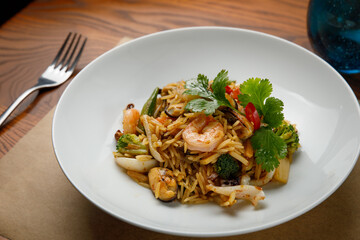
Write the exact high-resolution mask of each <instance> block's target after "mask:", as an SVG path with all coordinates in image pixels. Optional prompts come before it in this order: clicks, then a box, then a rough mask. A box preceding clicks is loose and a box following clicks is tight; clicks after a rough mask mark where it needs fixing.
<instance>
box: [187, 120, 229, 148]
mask: <svg viewBox="0 0 360 240" xmlns="http://www.w3.org/2000/svg"><path fill="white" fill-rule="evenodd" d="M224 135H225V133H224V127H223V125H221V123H219V122H218V121H216V120H215V119H214V118H213V117H212V116H205V115H204V114H203V115H200V116H198V117H197V118H195V119H194V120H193V121H192V122H190V124H189V125H188V126H187V127H186V128H185V129H184V131H183V133H182V137H183V139H184V141H185V142H186V143H187V148H188V149H190V150H196V151H201V152H210V151H212V150H214V149H215V148H216V147H217V146H218V145H219V143H220V142H221V141H222V140H223V138H224Z"/></svg>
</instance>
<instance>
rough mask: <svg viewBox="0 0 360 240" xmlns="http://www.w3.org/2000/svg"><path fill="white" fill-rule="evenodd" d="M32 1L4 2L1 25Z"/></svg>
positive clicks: (0, 19) (0, 18) (13, 0)
mask: <svg viewBox="0 0 360 240" xmlns="http://www.w3.org/2000/svg"><path fill="white" fill-rule="evenodd" d="M30 2H32V0H12V1H6V4H3V7H1V8H0V25H2V24H4V23H5V22H6V21H7V20H8V19H9V18H11V17H12V16H14V15H15V14H16V13H17V12H19V11H20V10H21V9H23V8H24V7H26V5H28V4H29V3H30Z"/></svg>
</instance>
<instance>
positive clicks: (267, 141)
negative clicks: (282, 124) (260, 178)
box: [250, 127, 287, 172]
mask: <svg viewBox="0 0 360 240" xmlns="http://www.w3.org/2000/svg"><path fill="white" fill-rule="evenodd" d="M250 141H251V144H252V146H253V148H254V150H255V159H256V162H257V164H261V167H262V168H263V169H264V170H266V171H267V172H270V171H272V170H273V169H274V168H277V167H278V166H279V160H278V159H282V158H285V157H286V154H287V145H286V143H285V141H284V140H283V139H282V138H280V137H279V136H277V135H276V134H275V133H274V132H273V131H272V130H271V128H265V127H261V128H260V129H259V130H257V131H256V132H255V133H254V135H253V136H252V137H251V139H250Z"/></svg>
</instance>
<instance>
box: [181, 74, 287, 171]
mask: <svg viewBox="0 0 360 240" xmlns="http://www.w3.org/2000/svg"><path fill="white" fill-rule="evenodd" d="M229 84H230V81H229V77H228V72H227V71H225V70H222V71H221V72H220V73H219V74H218V75H217V76H216V78H215V79H214V81H213V83H212V85H211V89H210V87H209V79H208V78H207V77H206V76H205V75H202V74H199V75H198V77H197V78H196V79H191V80H189V81H187V82H186V85H185V88H186V89H187V90H186V91H185V93H186V94H190V95H196V96H200V97H201V98H197V99H193V100H191V101H190V102H189V103H188V104H187V105H186V107H185V109H187V110H191V111H193V112H204V113H205V114H206V115H209V114H213V113H214V112H215V110H216V109H217V108H218V107H220V106H227V107H230V108H231V109H233V110H235V111H238V110H237V109H234V108H233V107H232V106H231V104H230V102H229V101H228V100H227V99H226V97H225V87H226V86H228V85H229ZM272 90H273V88H272V84H271V83H270V81H269V80H268V79H260V78H250V79H248V80H247V81H245V82H243V83H242V84H240V92H241V94H239V95H238V100H239V102H240V104H241V105H242V106H243V107H246V106H247V105H248V103H249V102H251V103H252V104H254V106H255V108H256V110H257V112H258V113H259V115H260V117H261V121H262V123H263V126H262V127H260V128H259V129H258V130H256V131H255V132H254V135H253V136H252V137H251V139H250V140H251V143H252V146H253V148H254V150H255V159H256V162H257V163H258V164H261V167H262V168H263V169H264V170H266V171H267V172H269V171H271V170H273V169H274V168H276V167H278V165H279V160H278V159H282V158H284V157H286V155H287V145H286V143H285V141H284V140H283V139H282V138H280V137H279V136H277V135H276V134H275V133H274V132H273V130H272V129H273V128H276V127H278V126H279V125H280V124H281V123H282V122H283V120H284V114H283V113H282V111H283V108H284V103H283V102H282V101H281V100H280V99H278V98H275V97H270V95H271V93H272Z"/></svg>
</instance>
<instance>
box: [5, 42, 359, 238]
mask: <svg viewBox="0 0 360 240" xmlns="http://www.w3.org/2000/svg"><path fill="white" fill-rule="evenodd" d="M128 39H129V38H126V39H122V40H121V41H120V42H119V43H123V42H125V41H126V40H128ZM53 113H54V109H53V110H52V111H50V112H49V113H48V114H47V115H46V116H45V117H44V118H43V119H42V120H41V121H40V122H39V123H38V124H37V125H36V126H35V127H34V128H33V129H32V130H31V131H29V132H28V134H27V135H26V136H24V137H23V138H22V139H21V140H20V141H19V142H18V143H17V144H16V145H15V146H14V147H13V149H11V150H10V151H9V152H8V154H6V155H5V156H4V157H3V158H1V159H0V235H2V236H4V237H7V238H9V239H13V240H22V239H26V240H31V239H37V240H42V239H44V240H45V239H46V240H47V239H54V240H57V239H66V240H73V239H77V240H78V239H79V240H82V239H130V240H131V239H198V238H185V237H177V236H171V235H165V234H161V233H156V232H151V231H148V230H145V229H142V228H138V227H135V226H133V225H130V224H127V223H125V222H123V221H120V220H118V219H116V218H114V217H112V216H110V215H109V214H107V213H105V212H103V211H102V210H101V209H99V208H97V207H96V206H94V205H93V204H92V203H91V202H89V201H88V200H87V199H86V198H85V197H83V196H82V195H81V194H80V193H79V192H78V191H77V190H76V189H75V188H74V187H73V186H72V185H71V183H70V182H69V181H68V180H67V178H66V177H65V175H64V174H63V172H62V171H61V169H60V167H59V165H58V163H57V160H56V157H55V155H54V152H53V148H52V142H51V141H52V140H51V124H52V117H53ZM339 164H340V163H339ZM359 190H360V163H357V164H356V166H355V168H354V170H353V171H352V173H351V174H350V176H349V177H348V179H347V180H346V181H345V183H344V184H343V185H342V186H341V187H340V188H339V189H338V190H337V191H336V192H335V193H334V194H333V195H332V196H331V197H330V198H328V199H327V200H326V201H325V202H324V203H322V204H321V205H320V206H318V207H316V208H315V209H313V210H311V211H310V212H308V213H306V214H304V215H302V216H300V217H298V218H296V219H294V220H292V221H290V222H287V223H284V224H282V225H280V226H276V227H273V228H271V229H266V230H263V231H260V232H256V233H250V234H245V235H242V236H232V237H227V238H224V239H239V238H241V239H244V240H250V239H266V240H272V239H274V240H275V239H276V240H282V239H284V240H285V239H327V240H329V239H360V237H359V236H360V193H359Z"/></svg>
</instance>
